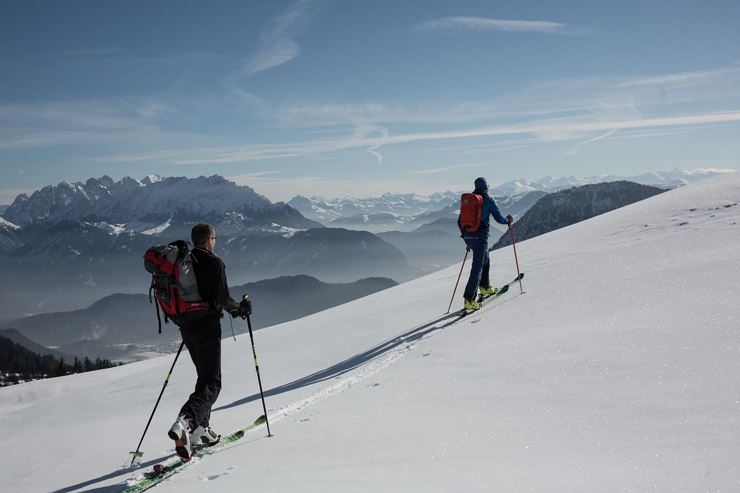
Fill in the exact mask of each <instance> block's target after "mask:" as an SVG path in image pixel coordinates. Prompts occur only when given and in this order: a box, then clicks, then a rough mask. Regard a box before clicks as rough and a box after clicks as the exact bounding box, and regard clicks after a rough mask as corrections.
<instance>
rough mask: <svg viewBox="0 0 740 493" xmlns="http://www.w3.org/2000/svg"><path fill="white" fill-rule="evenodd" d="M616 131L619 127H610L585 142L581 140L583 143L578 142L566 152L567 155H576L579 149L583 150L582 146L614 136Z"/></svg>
mask: <svg viewBox="0 0 740 493" xmlns="http://www.w3.org/2000/svg"><path fill="white" fill-rule="evenodd" d="M615 133H617V129H616V128H610V129H609V130H607V131H606V132H604V133H603V134H599V135H597V136H596V137H591V138H590V139H588V140H586V141H584V142H581V143H579V144H576V146H575V147H573V148H572V149H571V150H569V151H568V152H566V153H565V155H566V156H573V155H575V154H578V151H580V150H581V147H582V146H585V145H587V144H591V143H592V142H598V141H600V140H604V139H608V138H609V137H611V136H612V135H614V134H615Z"/></svg>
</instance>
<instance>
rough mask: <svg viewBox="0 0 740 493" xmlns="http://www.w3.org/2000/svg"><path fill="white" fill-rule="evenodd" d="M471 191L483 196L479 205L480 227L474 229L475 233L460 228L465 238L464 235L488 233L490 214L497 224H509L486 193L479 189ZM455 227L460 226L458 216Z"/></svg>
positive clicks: (471, 235)
mask: <svg viewBox="0 0 740 493" xmlns="http://www.w3.org/2000/svg"><path fill="white" fill-rule="evenodd" d="M473 193H476V194H478V195H482V196H483V206H482V207H481V218H480V229H479V230H478V231H476V232H475V233H467V232H464V231H462V229H460V232H461V233H462V237H463V238H465V237H466V236H469V237H478V236H480V235H482V234H486V235H488V226H489V223H490V219H489V218H490V216H493V218H494V219H495V220H496V222H497V223H499V224H509V221H507V220H506V218H505V217H504V216H502V215H501V211H499V210H498V206H497V205H496V202H495V201H494V200H493V198H492V197H490V196H489V195H488V194H487V193H485V192H481V191H479V190H476V191H475V192H473ZM457 227H458V228H459V227H460V218H458V219H457Z"/></svg>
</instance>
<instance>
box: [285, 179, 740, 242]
mask: <svg viewBox="0 0 740 493" xmlns="http://www.w3.org/2000/svg"><path fill="white" fill-rule="evenodd" d="M733 171H734V170H722V169H696V170H691V171H687V170H679V169H674V170H672V171H659V172H655V173H644V174H641V175H638V176H629V177H626V176H615V175H601V176H589V177H586V178H576V177H574V176H569V177H558V178H554V177H552V176H545V177H543V178H540V179H538V180H526V179H518V180H513V181H508V182H505V183H501V184H498V185H492V186H491V189H490V192H489V193H490V194H491V195H492V196H494V197H496V198H497V200H499V201H500V202H501V201H505V202H510V203H508V204H507V203H504V204H501V205H502V208H509V207H511V206H513V204H515V203H516V202H518V201H520V200H521V199H522V198H523V197H524V196H525V195H527V194H528V193H531V192H539V193H540V195H536V197H537V198H539V197H541V196H542V195H544V193H552V192H557V191H559V190H563V189H566V188H571V187H577V186H582V185H590V184H595V183H603V182H611V181H631V182H634V183H639V184H642V185H653V186H658V187H663V188H675V187H678V186H682V185H686V184H688V183H694V182H696V181H699V180H703V179H706V178H711V177H714V176H718V175H721V174H726V173H728V172H733ZM460 193H461V192H459V191H458V192H449V191H448V192H443V193H435V194H432V195H428V196H427V195H420V194H390V193H389V194H384V195H382V196H380V197H369V198H351V197H346V198H342V199H326V198H324V197H303V196H300V195H298V196H296V197H294V198H293V199H291V200H290V201H289V202H288V204H290V205H291V206H292V207H294V208H295V209H297V210H298V211H300V212H301V214H303V215H304V216H305V217H307V218H309V219H313V220H314V221H318V222H320V223H322V224H325V225H337V226H342V227H347V228H352V229H364V230H367V231H373V232H384V231H391V230H400V231H410V230H411V229H414V228H416V227H419V226H420V225H422V224H425V223H426V222H431V221H433V220H436V219H439V217H441V216H439V215H438V214H436V213H437V212H438V211H440V210H442V209H446V208H451V209H452V210H455V211H456V210H457V209H456V206H457V204H458V202H459V200H460ZM530 197H531V198H534V197H535V195H532V196H530ZM535 201H536V200H529V201H528V202H525V203H527V205H528V206H531V205H533V204H534V202H535ZM523 204H524V203H522V204H520V207H519V208H518V210H517V211H516V212H517V214H518V215H521V214H524V212H526V207H521V205H523ZM435 214H436V215H435ZM430 215H435V216H434V217H431V218H430ZM426 219H429V220H428V221H426Z"/></svg>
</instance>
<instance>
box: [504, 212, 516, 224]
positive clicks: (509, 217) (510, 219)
mask: <svg viewBox="0 0 740 493" xmlns="http://www.w3.org/2000/svg"><path fill="white" fill-rule="evenodd" d="M506 220H507V221H509V226H511V223H513V222H514V217H513V216H512V215H511V214H507V215H506Z"/></svg>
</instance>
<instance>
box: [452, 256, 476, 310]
mask: <svg viewBox="0 0 740 493" xmlns="http://www.w3.org/2000/svg"><path fill="white" fill-rule="evenodd" d="M469 251H470V249H468V248H466V249H465V256H464V257H463V261H462V265H461V266H460V273H459V274H458V275H457V281H456V282H455V289H453V290H452V298H450V306H448V307H447V313H450V309H451V308H452V300H454V299H455V293H456V292H457V285H458V284H460V276H462V271H463V267H465V261H466V260H467V259H468V252H469Z"/></svg>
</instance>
